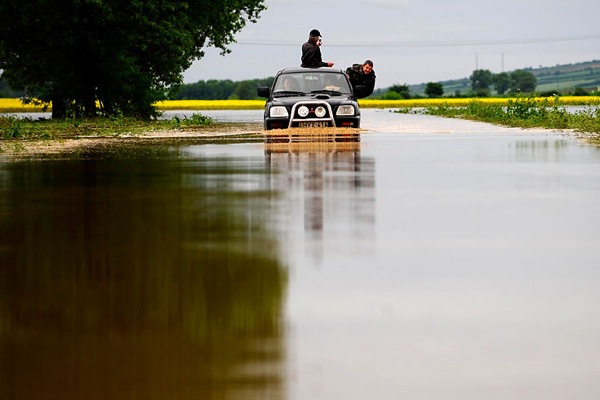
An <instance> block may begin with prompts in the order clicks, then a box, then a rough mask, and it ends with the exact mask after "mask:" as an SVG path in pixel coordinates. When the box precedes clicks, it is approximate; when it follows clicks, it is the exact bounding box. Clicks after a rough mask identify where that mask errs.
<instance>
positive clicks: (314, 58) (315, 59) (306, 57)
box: [300, 40, 327, 68]
mask: <svg viewBox="0 0 600 400" xmlns="http://www.w3.org/2000/svg"><path fill="white" fill-rule="evenodd" d="M301 60H302V64H301V65H300V66H301V67H304V68H318V67H326V66H327V63H326V62H323V59H322V57H321V48H320V47H319V46H317V45H316V44H315V43H313V42H311V41H310V40H309V41H308V42H306V43H304V44H303V45H302V58H301Z"/></svg>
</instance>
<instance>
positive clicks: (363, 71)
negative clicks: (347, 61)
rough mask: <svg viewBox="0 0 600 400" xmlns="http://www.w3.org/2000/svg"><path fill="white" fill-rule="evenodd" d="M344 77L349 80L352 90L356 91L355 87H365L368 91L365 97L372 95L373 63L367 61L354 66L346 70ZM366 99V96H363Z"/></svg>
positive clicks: (373, 86)
mask: <svg viewBox="0 0 600 400" xmlns="http://www.w3.org/2000/svg"><path fill="white" fill-rule="evenodd" d="M346 75H348V79H350V84H351V85H352V89H353V90H354V91H356V85H363V86H366V87H367V88H368V89H369V91H368V93H369V94H367V96H369V95H371V93H373V89H375V70H374V69H373V61H371V60H367V61H365V62H364V63H362V65H361V64H354V65H352V66H351V67H348V68H347V69H346ZM365 97H366V96H365Z"/></svg>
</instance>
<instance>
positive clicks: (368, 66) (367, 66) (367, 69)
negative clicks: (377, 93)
mask: <svg viewBox="0 0 600 400" xmlns="http://www.w3.org/2000/svg"><path fill="white" fill-rule="evenodd" d="M362 70H363V72H364V73H365V74H367V75H369V74H370V73H371V72H373V61H371V60H367V61H365V62H364V63H363V65H362Z"/></svg>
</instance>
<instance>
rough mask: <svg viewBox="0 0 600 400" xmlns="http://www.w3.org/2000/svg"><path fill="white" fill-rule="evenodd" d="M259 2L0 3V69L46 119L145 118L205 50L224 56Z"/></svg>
mask: <svg viewBox="0 0 600 400" xmlns="http://www.w3.org/2000/svg"><path fill="white" fill-rule="evenodd" d="M263 3H264V0H214V1H209V0H200V1H177V0H130V1H123V0H102V1H100V0H55V1H52V2H50V1H46V0H29V1H26V2H22V1H21V0H2V2H0V70H3V75H2V76H3V77H4V78H6V79H7V81H8V83H9V84H10V85H11V87H12V88H14V89H16V90H26V93H27V95H28V96H29V97H32V98H33V97H35V98H37V99H39V100H41V101H42V102H44V103H45V104H50V103H51V104H52V116H53V118H62V117H65V116H67V115H69V116H94V115H96V112H97V108H96V102H99V104H100V111H101V112H103V113H105V114H108V115H113V114H119V113H123V114H126V115H133V116H140V117H145V118H147V117H150V116H152V115H154V114H155V110H154V108H153V107H152V104H153V103H154V102H155V101H157V100H162V99H164V98H166V97H167V96H168V95H169V93H171V92H173V91H175V90H177V89H178V87H179V85H181V83H182V72H183V71H185V70H186V69H187V68H189V66H190V65H191V63H192V62H193V61H194V60H195V59H200V58H202V57H203V55H204V52H203V50H202V49H203V48H205V47H207V46H212V47H216V48H219V49H221V50H222V54H223V55H224V54H226V53H228V52H229V51H230V50H229V49H228V45H229V44H231V43H232V42H234V41H235V37H234V35H235V34H236V33H237V32H239V31H240V30H241V29H242V28H243V27H244V26H245V25H246V23H247V22H256V20H257V19H258V18H259V13H260V12H261V11H263V10H264V9H265V8H266V7H265V6H264V5H263Z"/></svg>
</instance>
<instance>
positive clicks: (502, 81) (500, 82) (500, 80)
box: [493, 72, 510, 94]
mask: <svg viewBox="0 0 600 400" xmlns="http://www.w3.org/2000/svg"><path fill="white" fill-rule="evenodd" d="M493 82H494V88H495V89H496V92H497V93H498V94H504V93H506V91H507V90H508V89H509V88H510V75H509V74H508V72H500V73H499V74H495V75H494V77H493Z"/></svg>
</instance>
